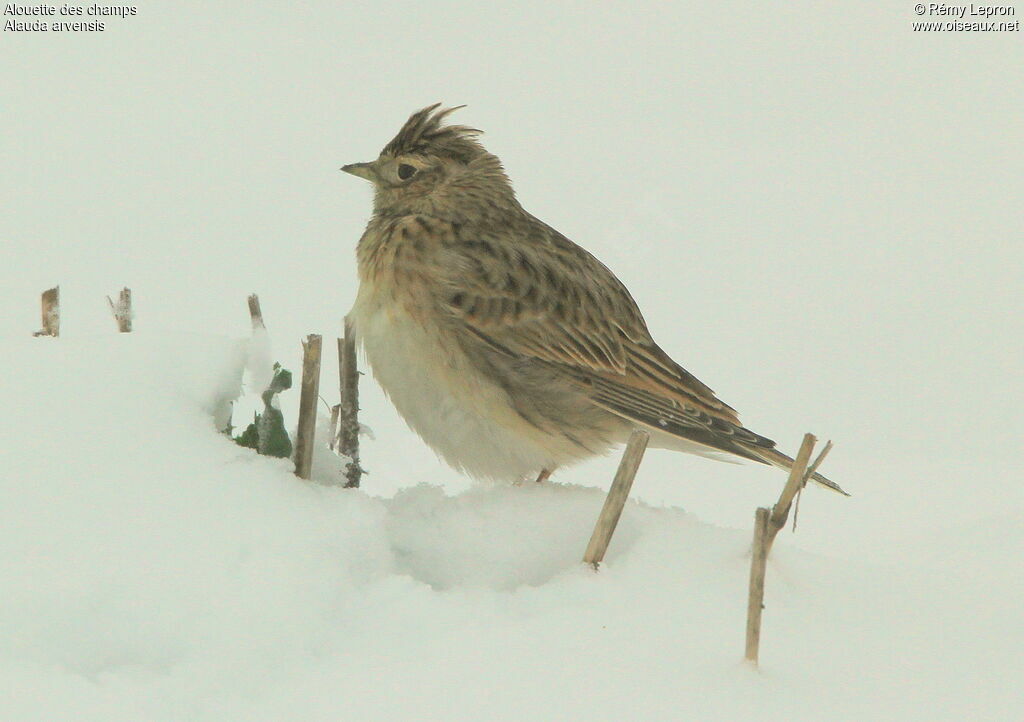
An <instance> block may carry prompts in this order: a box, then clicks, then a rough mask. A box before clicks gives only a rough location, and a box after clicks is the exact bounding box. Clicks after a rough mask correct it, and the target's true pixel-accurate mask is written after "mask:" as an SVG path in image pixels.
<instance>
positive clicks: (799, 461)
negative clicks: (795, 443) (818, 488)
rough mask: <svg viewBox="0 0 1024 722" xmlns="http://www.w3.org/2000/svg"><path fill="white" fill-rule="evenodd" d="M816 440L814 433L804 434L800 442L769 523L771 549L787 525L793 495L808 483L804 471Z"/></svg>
mask: <svg viewBox="0 0 1024 722" xmlns="http://www.w3.org/2000/svg"><path fill="white" fill-rule="evenodd" d="M816 441H817V439H816V438H815V437H814V434H804V441H803V443H802V444H800V451H799V452H797V455H796V459H794V460H793V466H792V467H791V468H790V470H789V478H788V479H786V486H785V487H784V488H783V489H782V493H781V494H780V495H779V500H778V501H777V502H775V506H773V507H772V516H771V520H770V521H771V524H770V525H769V526H770V527H771V529H770V533H771V539H770V540H769V544H768V548H769V549H770V548H771V540H773V539H774V538H775V535H776V534H777V533H778V531H779V529H781V528H782V527H784V526H786V519H788V518H789V508H790V506H791V505H792V504H793V497H795V496H796V493H797V492H798V491H800V489H801V488H802V487H803V485H804V484H805V483H806V481H805V479H804V472H805V471H806V469H807V462H808V461H810V460H811V451H812V450H813V449H814V443H815V442H816Z"/></svg>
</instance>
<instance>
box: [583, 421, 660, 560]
mask: <svg viewBox="0 0 1024 722" xmlns="http://www.w3.org/2000/svg"><path fill="white" fill-rule="evenodd" d="M650 438H651V436H650V434H648V433H647V432H646V431H643V430H641V429H634V430H633V433H632V434H630V436H629V442H628V443H627V444H626V450H625V451H624V452H622V460H621V461H620V462H619V468H618V470H617V471H616V472H615V479H614V480H613V481H612V488H611V489H609V490H608V496H607V498H606V499H605V500H604V507H603V508H602V509H601V515H600V516H598V518H597V524H595V525H594V533H593V534H592V535H591V536H590V543H589V544H587V551H586V552H585V553H584V554H583V561H584V562H586V563H587V564H590V565H592V566H593V567H594V568H595V569H596V568H597V566H598V565H599V564H600V563H601V561H602V560H603V559H604V554H605V552H606V551H608V544H609V542H611V539H612V534H614V533H615V527H616V525H618V523H619V517H620V516H622V507H623V506H625V505H626V499H628V498H629V490H630V488H632V486H633V479H634V478H635V477H636V470H637V469H638V468H639V467H640V462H641V461H642V460H643V458H644V451H645V450H646V449H647V442H648V441H649V440H650Z"/></svg>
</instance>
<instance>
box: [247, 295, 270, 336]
mask: <svg viewBox="0 0 1024 722" xmlns="http://www.w3.org/2000/svg"><path fill="white" fill-rule="evenodd" d="M249 318H250V319H251V320H252V328H253V330H254V331H255V330H256V329H258V328H266V325H264V323H263V310H262V309H261V308H260V297H259V296H257V295H256V294H255V293H254V294H252V295H251V296H249Z"/></svg>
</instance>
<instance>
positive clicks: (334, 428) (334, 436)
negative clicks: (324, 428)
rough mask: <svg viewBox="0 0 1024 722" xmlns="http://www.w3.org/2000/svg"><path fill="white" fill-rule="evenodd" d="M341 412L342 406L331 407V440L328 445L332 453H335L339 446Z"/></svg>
mask: <svg viewBox="0 0 1024 722" xmlns="http://www.w3.org/2000/svg"><path fill="white" fill-rule="evenodd" d="M340 412H341V404H335V405H334V406H332V407H331V440H330V442H328V444H327V447H328V448H329V449H330V450H331V451H334V450H335V448H336V447H337V446H338V416H339V415H340Z"/></svg>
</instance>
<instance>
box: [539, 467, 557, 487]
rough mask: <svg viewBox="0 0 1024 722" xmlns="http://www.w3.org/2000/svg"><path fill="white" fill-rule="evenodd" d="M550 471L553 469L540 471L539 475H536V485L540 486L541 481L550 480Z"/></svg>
mask: <svg viewBox="0 0 1024 722" xmlns="http://www.w3.org/2000/svg"><path fill="white" fill-rule="evenodd" d="M552 471H554V469H553V468H552V469H541V470H540V473H539V474H537V483H538V484H540V483H541V482H542V481H547V480H548V479H550V478H551V472H552Z"/></svg>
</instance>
